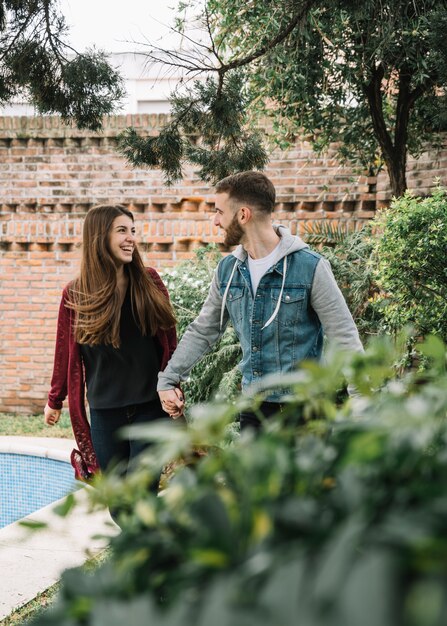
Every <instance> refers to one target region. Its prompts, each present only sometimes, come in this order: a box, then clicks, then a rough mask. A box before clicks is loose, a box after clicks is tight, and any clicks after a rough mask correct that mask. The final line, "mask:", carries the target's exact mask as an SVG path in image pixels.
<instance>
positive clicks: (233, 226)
mask: <svg viewBox="0 0 447 626" xmlns="http://www.w3.org/2000/svg"><path fill="white" fill-rule="evenodd" d="M243 236H244V231H243V230H242V227H241V225H240V224H239V222H238V221H237V214H236V215H234V216H233V219H232V220H231V222H230V225H229V226H228V228H227V229H226V231H225V239H224V245H225V246H229V247H230V246H237V245H238V244H239V243H241V239H242V237H243Z"/></svg>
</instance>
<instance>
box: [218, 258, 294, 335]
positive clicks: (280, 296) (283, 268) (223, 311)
mask: <svg viewBox="0 0 447 626" xmlns="http://www.w3.org/2000/svg"><path fill="white" fill-rule="evenodd" d="M237 263H238V261H237V259H236V261H235V263H234V265H233V269H232V271H231V274H230V278H229V280H228V284H227V286H226V288H225V291H224V295H223V298H222V306H221V309H220V330H222V325H223V318H224V313H225V304H226V302H227V296H228V291H229V290H230V286H231V281H232V280H233V276H234V272H235V271H236V266H237ZM282 270H283V276H282V283H281V291H280V292H279V298H278V302H277V304H276V307H275V310H274V311H273V313H272V315H271V316H270V318H269V319H268V320H267V321H266V323H265V324H264V326H263V327H262V328H261V330H264V328H267V326H270V324H271V323H272V322H273V320H274V319H275V317H276V316H277V315H278V311H279V307H280V306H281V298H282V294H283V293H284V285H285V283H286V273H287V256H285V257H284V258H283V265H282Z"/></svg>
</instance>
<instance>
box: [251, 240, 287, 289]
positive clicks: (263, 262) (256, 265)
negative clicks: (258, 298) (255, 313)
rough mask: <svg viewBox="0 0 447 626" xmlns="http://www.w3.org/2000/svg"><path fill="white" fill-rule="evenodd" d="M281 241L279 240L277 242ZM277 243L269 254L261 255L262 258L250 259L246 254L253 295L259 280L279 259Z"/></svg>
mask: <svg viewBox="0 0 447 626" xmlns="http://www.w3.org/2000/svg"><path fill="white" fill-rule="evenodd" d="M279 243H281V242H279ZM279 243H278V245H277V246H276V248H274V249H273V250H272V251H271V252H270V254H268V255H267V256H264V257H262V259H252V258H251V256H250V255H248V269H249V271H250V279H251V287H252V289H253V295H254V296H255V295H256V291H257V289H258V285H259V282H260V280H261V278H262V277H263V276H264V274H265V273H266V271H267V270H269V269H270V268H271V267H272V266H273V265H275V263H276V262H277V261H278V260H279Z"/></svg>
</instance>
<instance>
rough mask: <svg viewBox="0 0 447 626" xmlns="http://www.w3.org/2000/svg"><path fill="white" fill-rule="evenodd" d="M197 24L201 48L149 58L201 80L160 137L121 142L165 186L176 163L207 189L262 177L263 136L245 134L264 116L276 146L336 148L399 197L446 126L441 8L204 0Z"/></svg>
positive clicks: (395, 2) (179, 101)
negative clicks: (235, 175)
mask: <svg viewBox="0 0 447 626" xmlns="http://www.w3.org/2000/svg"><path fill="white" fill-rule="evenodd" d="M202 19H203V23H204V25H205V27H206V30H207V32H208V36H209V43H206V44H203V43H198V44H196V45H195V46H192V48H191V49H190V50H188V51H187V52H186V53H182V52H178V51H166V50H161V49H159V48H153V49H152V50H151V51H150V52H149V57H150V58H151V59H152V60H157V61H162V62H164V63H166V64H168V65H171V66H180V67H182V68H183V69H184V70H185V73H186V75H193V76H195V77H197V74H199V73H203V74H205V75H206V81H205V83H203V82H202V83H201V82H199V81H196V82H194V83H193V85H192V86H190V87H189V89H188V90H187V91H186V92H183V94H182V95H179V93H180V92H178V93H177V94H174V96H173V98H172V103H173V116H172V119H171V122H170V123H169V125H168V126H167V127H166V128H165V129H163V130H162V132H161V133H160V136H159V137H155V138H153V137H152V138H149V139H144V138H141V137H138V136H137V135H136V133H135V132H134V131H132V130H129V131H128V132H127V133H126V134H125V136H124V137H123V138H122V144H121V147H122V151H123V152H124V153H125V154H126V155H127V157H128V158H129V159H130V160H131V161H132V162H134V163H137V164H140V165H141V164H143V163H147V164H149V165H161V167H162V168H163V169H164V170H165V172H166V173H167V178H168V181H169V180H173V179H175V178H176V177H178V176H180V175H181V164H182V160H184V159H187V160H189V161H191V162H192V163H195V164H198V165H199V166H200V168H201V169H200V172H199V173H200V175H201V176H202V177H203V178H205V179H207V180H212V179H214V178H219V177H220V176H221V175H222V174H224V173H229V172H230V171H234V170H235V169H240V168H247V167H253V166H255V167H262V166H263V165H264V164H265V162H266V160H267V156H266V153H265V150H264V148H263V144H262V141H261V138H260V137H259V135H256V134H252V133H248V132H247V130H246V129H247V124H248V123H249V122H251V124H252V127H254V126H255V125H256V124H257V122H258V116H259V114H264V115H267V116H269V117H270V118H272V121H273V125H272V127H273V131H274V134H275V137H276V139H277V140H278V141H279V142H280V144H281V145H284V144H287V142H288V141H290V140H291V139H292V138H293V136H294V135H296V134H300V135H304V136H306V137H307V138H309V139H310V141H311V142H312V144H313V147H314V148H315V150H317V151H319V150H324V149H325V148H326V147H327V146H328V145H329V144H330V143H334V142H335V143H336V144H337V145H338V155H339V157H340V159H341V160H349V161H351V162H354V163H356V164H358V165H360V166H361V167H362V169H363V170H366V171H368V172H369V173H371V174H373V173H376V172H377V171H379V169H380V168H381V167H382V166H383V165H386V168H387V171H388V175H389V178H390V184H391V188H392V191H393V194H394V195H396V196H400V195H402V193H403V192H404V191H405V189H406V186H407V184H406V166H407V155H408V152H410V153H411V154H413V155H418V154H419V153H420V151H421V150H422V149H423V146H424V144H425V142H427V141H430V140H431V141H433V139H434V136H435V134H436V132H437V131H438V130H440V129H441V128H442V124H445V117H444V121H443V116H442V115H440V107H441V104H443V106H445V99H443V98H442V95H443V94H444V93H445V90H446V87H447V72H446V70H445V68H446V65H447V62H446V58H447V47H446V45H445V35H441V33H442V32H444V33H445V26H446V25H447V0H364V1H363V2H358V1H357V0H324V1H321V0H278V1H277V2H275V3H273V2H271V1H270V0H256V1H255V0H248V1H247V0H206V4H205V8H204V12H203V16H202ZM180 26H181V27H184V26H185V25H184V24H180ZM194 132H195V133H197V132H199V133H200V134H201V136H202V142H201V143H200V144H199V145H197V144H196V143H194V141H193V140H191V135H192V134H193V133H194ZM174 139H175V140H174ZM167 162H168V163H169V167H166V163H167Z"/></svg>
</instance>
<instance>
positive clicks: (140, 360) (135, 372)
mask: <svg viewBox="0 0 447 626" xmlns="http://www.w3.org/2000/svg"><path fill="white" fill-rule="evenodd" d="M120 339H121V346H120V347H119V348H113V347H112V346H110V345H107V346H106V345H97V346H90V345H87V344H81V354H82V359H83V361H84V367H85V380H86V384H87V400H88V403H89V405H90V407H91V408H94V409H111V408H119V407H123V406H129V405H131V404H142V403H143V402H149V401H151V400H154V399H155V398H156V397H157V375H158V372H159V370H160V346H159V345H158V342H157V341H156V340H155V339H154V337H151V336H150V335H149V336H145V337H143V336H142V334H141V331H140V329H139V327H138V325H137V323H136V321H135V318H134V316H133V313H132V306H131V301H130V291H129V289H127V292H126V296H125V298H124V302H123V305H122V307H121V319H120Z"/></svg>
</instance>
